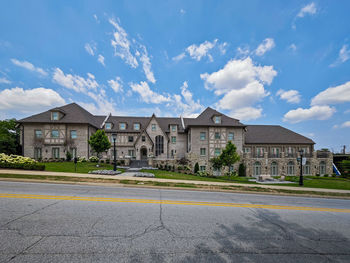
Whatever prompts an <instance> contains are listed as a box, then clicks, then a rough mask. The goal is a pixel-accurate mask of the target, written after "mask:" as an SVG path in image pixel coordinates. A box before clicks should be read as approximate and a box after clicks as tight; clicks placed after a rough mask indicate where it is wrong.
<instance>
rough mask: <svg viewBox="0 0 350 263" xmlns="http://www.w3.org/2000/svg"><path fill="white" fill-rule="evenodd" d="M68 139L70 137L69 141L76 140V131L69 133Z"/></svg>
mask: <svg viewBox="0 0 350 263" xmlns="http://www.w3.org/2000/svg"><path fill="white" fill-rule="evenodd" d="M70 137H71V139H76V138H77V137H78V136H77V131H74V130H72V131H70Z"/></svg>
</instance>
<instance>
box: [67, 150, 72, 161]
mask: <svg viewBox="0 0 350 263" xmlns="http://www.w3.org/2000/svg"><path fill="white" fill-rule="evenodd" d="M71 160H72V154H71V153H70V152H69V151H67V152H66V161H67V162H70V161H71Z"/></svg>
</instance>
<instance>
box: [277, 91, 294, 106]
mask: <svg viewBox="0 0 350 263" xmlns="http://www.w3.org/2000/svg"><path fill="white" fill-rule="evenodd" d="M276 95H277V96H279V97H280V99H281V100H285V101H287V102H289V103H299V102H300V94H299V91H297V90H293V89H292V90H283V89H280V90H279V91H277V93H276Z"/></svg>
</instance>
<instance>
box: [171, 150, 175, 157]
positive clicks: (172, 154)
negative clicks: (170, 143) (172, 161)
mask: <svg viewBox="0 0 350 263" xmlns="http://www.w3.org/2000/svg"><path fill="white" fill-rule="evenodd" d="M170 155H171V158H174V155H175V151H174V150H171V151H170Z"/></svg>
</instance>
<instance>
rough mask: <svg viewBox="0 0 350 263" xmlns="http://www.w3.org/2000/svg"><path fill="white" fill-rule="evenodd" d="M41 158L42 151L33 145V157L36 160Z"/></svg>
mask: <svg viewBox="0 0 350 263" xmlns="http://www.w3.org/2000/svg"><path fill="white" fill-rule="evenodd" d="M41 158H42V151H41V148H39V147H35V148H34V159H36V160H38V159H41Z"/></svg>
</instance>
